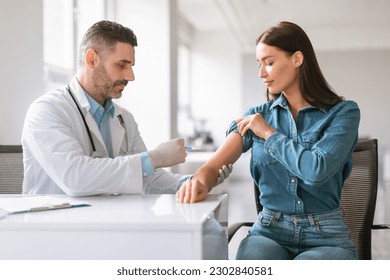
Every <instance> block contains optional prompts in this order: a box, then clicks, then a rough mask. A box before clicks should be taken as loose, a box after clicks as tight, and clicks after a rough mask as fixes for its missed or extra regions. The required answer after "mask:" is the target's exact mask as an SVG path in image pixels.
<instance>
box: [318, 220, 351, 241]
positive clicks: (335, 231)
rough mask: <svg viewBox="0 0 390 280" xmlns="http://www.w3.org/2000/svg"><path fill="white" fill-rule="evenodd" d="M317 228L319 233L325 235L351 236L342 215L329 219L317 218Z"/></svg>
mask: <svg viewBox="0 0 390 280" xmlns="http://www.w3.org/2000/svg"><path fill="white" fill-rule="evenodd" d="M314 221H315V226H314V227H315V230H316V231H317V232H318V234H320V235H322V236H324V237H338V238H342V237H346V238H349V231H348V227H347V225H346V224H345V223H344V220H343V219H342V217H333V218H330V219H329V218H328V219H316V218H314Z"/></svg>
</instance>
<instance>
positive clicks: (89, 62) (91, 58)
mask: <svg viewBox="0 0 390 280" xmlns="http://www.w3.org/2000/svg"><path fill="white" fill-rule="evenodd" d="M98 61H99V56H98V54H97V52H96V51H95V50H94V49H88V50H87V52H86V53H85V65H86V66H87V67H88V68H90V69H93V68H95V67H96V66H97V63H98Z"/></svg>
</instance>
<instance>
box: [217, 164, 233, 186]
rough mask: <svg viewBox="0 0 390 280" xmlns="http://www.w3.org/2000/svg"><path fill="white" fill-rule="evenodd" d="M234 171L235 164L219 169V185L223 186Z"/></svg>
mask: <svg viewBox="0 0 390 280" xmlns="http://www.w3.org/2000/svg"><path fill="white" fill-rule="evenodd" d="M232 171H233V164H231V163H230V164H229V165H227V166H226V165H224V166H222V167H221V169H219V171H218V172H219V177H218V180H217V185H219V184H222V183H223V181H225V180H226V179H227V178H229V175H230V173H232Z"/></svg>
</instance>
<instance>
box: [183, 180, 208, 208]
mask: <svg viewBox="0 0 390 280" xmlns="http://www.w3.org/2000/svg"><path fill="white" fill-rule="evenodd" d="M208 192H209V189H208V188H207V186H205V185H204V184H202V183H201V182H200V181H199V180H197V179H195V178H192V179H189V180H187V182H185V183H184V185H183V186H181V188H180V189H179V190H178V191H177V192H176V201H177V202H179V203H194V202H198V201H203V200H205V199H206V197H207V194H208Z"/></svg>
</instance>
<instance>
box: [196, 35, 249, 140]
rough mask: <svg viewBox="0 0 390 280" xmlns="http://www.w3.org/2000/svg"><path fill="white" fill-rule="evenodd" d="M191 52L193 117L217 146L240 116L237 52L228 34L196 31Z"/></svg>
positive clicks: (238, 61) (239, 75) (235, 44)
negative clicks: (201, 122)
mask: <svg viewBox="0 0 390 280" xmlns="http://www.w3.org/2000/svg"><path fill="white" fill-rule="evenodd" d="M191 50H192V69H191V72H192V90H191V95H192V97H193V99H192V101H193V102H192V105H193V115H194V117H195V118H198V119H209V120H210V122H209V123H208V125H207V128H209V129H210V131H211V132H212V136H213V137H214V140H215V143H216V144H218V145H219V144H221V143H222V141H223V139H224V138H225V132H226V129H227V128H228V126H229V124H230V122H231V121H232V120H234V119H235V118H236V117H237V116H239V115H241V113H242V112H241V71H242V69H241V56H240V49H239V48H238V45H237V43H236V42H235V41H234V40H233V38H232V36H231V35H230V34H228V33H213V32H196V33H194V37H193V44H192V45H191Z"/></svg>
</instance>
